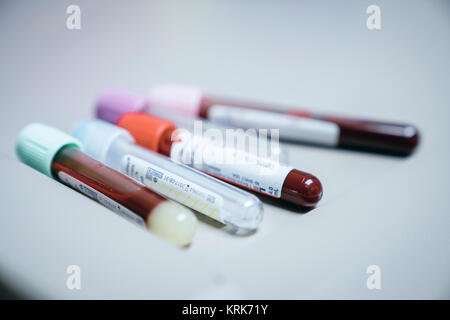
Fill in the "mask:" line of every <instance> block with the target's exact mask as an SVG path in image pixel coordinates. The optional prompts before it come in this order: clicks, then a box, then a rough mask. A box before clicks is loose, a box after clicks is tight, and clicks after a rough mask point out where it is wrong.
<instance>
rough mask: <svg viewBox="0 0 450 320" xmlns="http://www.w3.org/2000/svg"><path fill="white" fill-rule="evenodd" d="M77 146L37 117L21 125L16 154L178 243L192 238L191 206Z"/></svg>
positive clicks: (55, 177) (195, 226)
mask: <svg viewBox="0 0 450 320" xmlns="http://www.w3.org/2000/svg"><path fill="white" fill-rule="evenodd" d="M82 148H83V147H82V144H81V143H80V142H79V141H78V140H77V139H75V138H73V137H71V136H70V135H67V134H65V133H63V132H61V131H59V130H57V129H55V128H52V127H49V126H46V125H43V124H40V123H32V124H29V125H28V126H26V127H25V128H23V129H22V131H21V132H20V133H19V136H18V138H17V144H16V152H17V155H18V157H19V159H20V160H21V161H22V162H23V163H25V164H27V165H29V166H30V167H32V168H34V169H36V170H38V171H40V172H42V173H44V174H46V175H47V176H49V177H51V178H54V179H56V180H58V181H60V182H62V183H64V184H66V185H68V186H69V187H72V188H73V189H75V190H77V191H79V192H81V193H83V194H85V195H86V196H88V197H90V198H92V199H94V200H97V201H98V202H100V203H101V204H103V205H104V206H105V207H107V208H109V209H111V210H113V211H114V212H116V213H118V214H119V215H122V216H124V217H125V218H127V219H129V220H131V221H132V222H134V223H136V224H138V225H140V226H142V227H146V228H148V229H149V230H150V231H152V232H153V233H155V234H157V235H158V236H160V237H161V238H164V239H165V240H167V241H169V242H171V243H173V244H175V245H177V246H185V245H188V244H189V243H191V241H192V239H193V237H194V234H195V231H196V229H197V218H196V217H195V215H194V214H193V213H192V212H191V211H189V210H188V209H186V208H185V207H183V206H180V205H178V204H176V203H174V202H172V201H170V200H167V199H165V198H163V197H162V196H160V195H159V194H156V193H155V192H153V191H151V190H150V189H148V188H146V187H144V186H142V185H140V184H138V183H136V182H135V181H134V180H133V179H131V178H129V177H127V176H125V175H123V174H121V173H120V172H117V171H115V170H113V169H111V168H109V167H107V166H105V165H103V164H102V163H100V162H98V161H96V160H94V159H92V158H91V157H89V156H87V155H86V154H84V153H83V152H82V151H81V150H82Z"/></svg>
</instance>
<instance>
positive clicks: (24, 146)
mask: <svg viewBox="0 0 450 320" xmlns="http://www.w3.org/2000/svg"><path fill="white" fill-rule="evenodd" d="M65 146H71V147H74V148H78V149H83V147H82V144H81V142H80V141H78V140H77V139H75V138H74V137H72V136H70V135H68V134H66V133H64V132H62V131H60V130H58V129H56V128H53V127H50V126H47V125H45V124H42V123H31V124H29V125H27V126H26V127H25V128H23V129H22V130H21V131H20V133H19V135H18V136H17V140H16V153H17V156H18V157H19V159H20V161H22V162H23V163H25V164H26V165H29V166H30V167H32V168H34V169H36V170H37V171H39V172H42V173H43V174H45V175H47V176H49V177H51V178H54V176H53V174H52V162H53V159H54V158H55V156H56V154H57V153H58V151H59V150H61V148H63V147H65Z"/></svg>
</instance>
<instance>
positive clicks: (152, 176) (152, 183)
mask: <svg viewBox="0 0 450 320" xmlns="http://www.w3.org/2000/svg"><path fill="white" fill-rule="evenodd" d="M121 170H122V172H123V173H124V174H126V175H127V176H129V177H131V178H133V179H135V180H136V181H138V182H140V183H142V184H143V185H145V186H146V187H148V188H149V189H152V190H153V191H155V192H157V193H159V194H161V195H163V196H165V197H167V198H169V199H172V200H174V201H177V202H179V203H181V204H183V205H185V206H186V207H189V208H191V209H193V210H195V211H198V212H200V213H202V214H204V215H206V216H209V217H211V218H213V219H215V220H217V221H220V222H222V223H224V221H223V219H222V216H221V214H220V208H221V207H222V205H223V198H222V197H221V196H219V195H218V194H216V193H214V192H211V191H209V190H207V189H205V188H203V187H201V186H199V185H196V184H195V183H193V182H192V181H189V180H186V179H184V178H183V177H180V176H178V175H175V174H173V173H171V172H169V171H167V170H165V169H163V168H161V167H159V166H156V165H154V164H152V163H149V162H147V161H145V160H142V159H140V158H137V157H135V156H132V155H128V154H127V155H125V156H123V157H122V163H121Z"/></svg>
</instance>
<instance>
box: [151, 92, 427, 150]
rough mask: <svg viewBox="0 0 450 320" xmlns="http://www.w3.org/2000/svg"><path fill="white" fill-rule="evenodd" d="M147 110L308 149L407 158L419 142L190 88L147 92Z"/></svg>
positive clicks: (353, 121) (362, 124)
mask: <svg viewBox="0 0 450 320" xmlns="http://www.w3.org/2000/svg"><path fill="white" fill-rule="evenodd" d="M149 100H150V102H151V105H152V108H159V109H164V110H166V112H175V113H179V114H183V115H186V116H198V117H201V118H204V119H208V120H210V121H212V122H216V123H221V124H224V125H228V126H233V127H239V128H244V129H247V128H266V129H271V128H277V129H279V130H280V138H282V139H285V140H290V141H296V142H303V143H308V144H315V145H322V146H327V147H338V148H346V149H356V150H363V151H369V152H377V153H386V154H392V155H400V156H406V155H409V154H411V153H412V152H413V151H414V150H415V148H416V146H417V144H418V141H419V132H418V130H417V128H416V127H414V126H412V125H409V124H399V123H392V122H385V121H373V120H365V119H357V118H350V117H344V116H334V115H325V114H315V113H311V112H309V111H305V110H299V109H296V108H289V107H284V106H269V105H265V104H261V103H254V102H246V101H239V100H235V99H228V98H219V97H213V96H210V95H207V94H205V93H204V92H203V91H202V90H201V89H200V88H198V87H195V86H185V85H176V84H163V85H154V86H152V87H151V88H150V95H149Z"/></svg>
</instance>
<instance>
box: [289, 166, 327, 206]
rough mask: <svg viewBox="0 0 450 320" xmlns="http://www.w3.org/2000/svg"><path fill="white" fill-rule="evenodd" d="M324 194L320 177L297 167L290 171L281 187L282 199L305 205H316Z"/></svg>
mask: <svg viewBox="0 0 450 320" xmlns="http://www.w3.org/2000/svg"><path fill="white" fill-rule="evenodd" d="M322 195H323V189H322V184H321V183H320V181H319V179H317V178H316V177H315V176H313V175H312V174H309V173H306V172H303V171H300V170H297V169H293V170H292V171H291V172H289V173H288V175H287V176H286V179H285V180H284V183H283V187H282V189H281V199H283V200H286V201H289V202H292V203H295V204H298V205H300V206H303V207H314V206H315V205H316V204H317V203H318V202H319V201H320V199H322Z"/></svg>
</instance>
